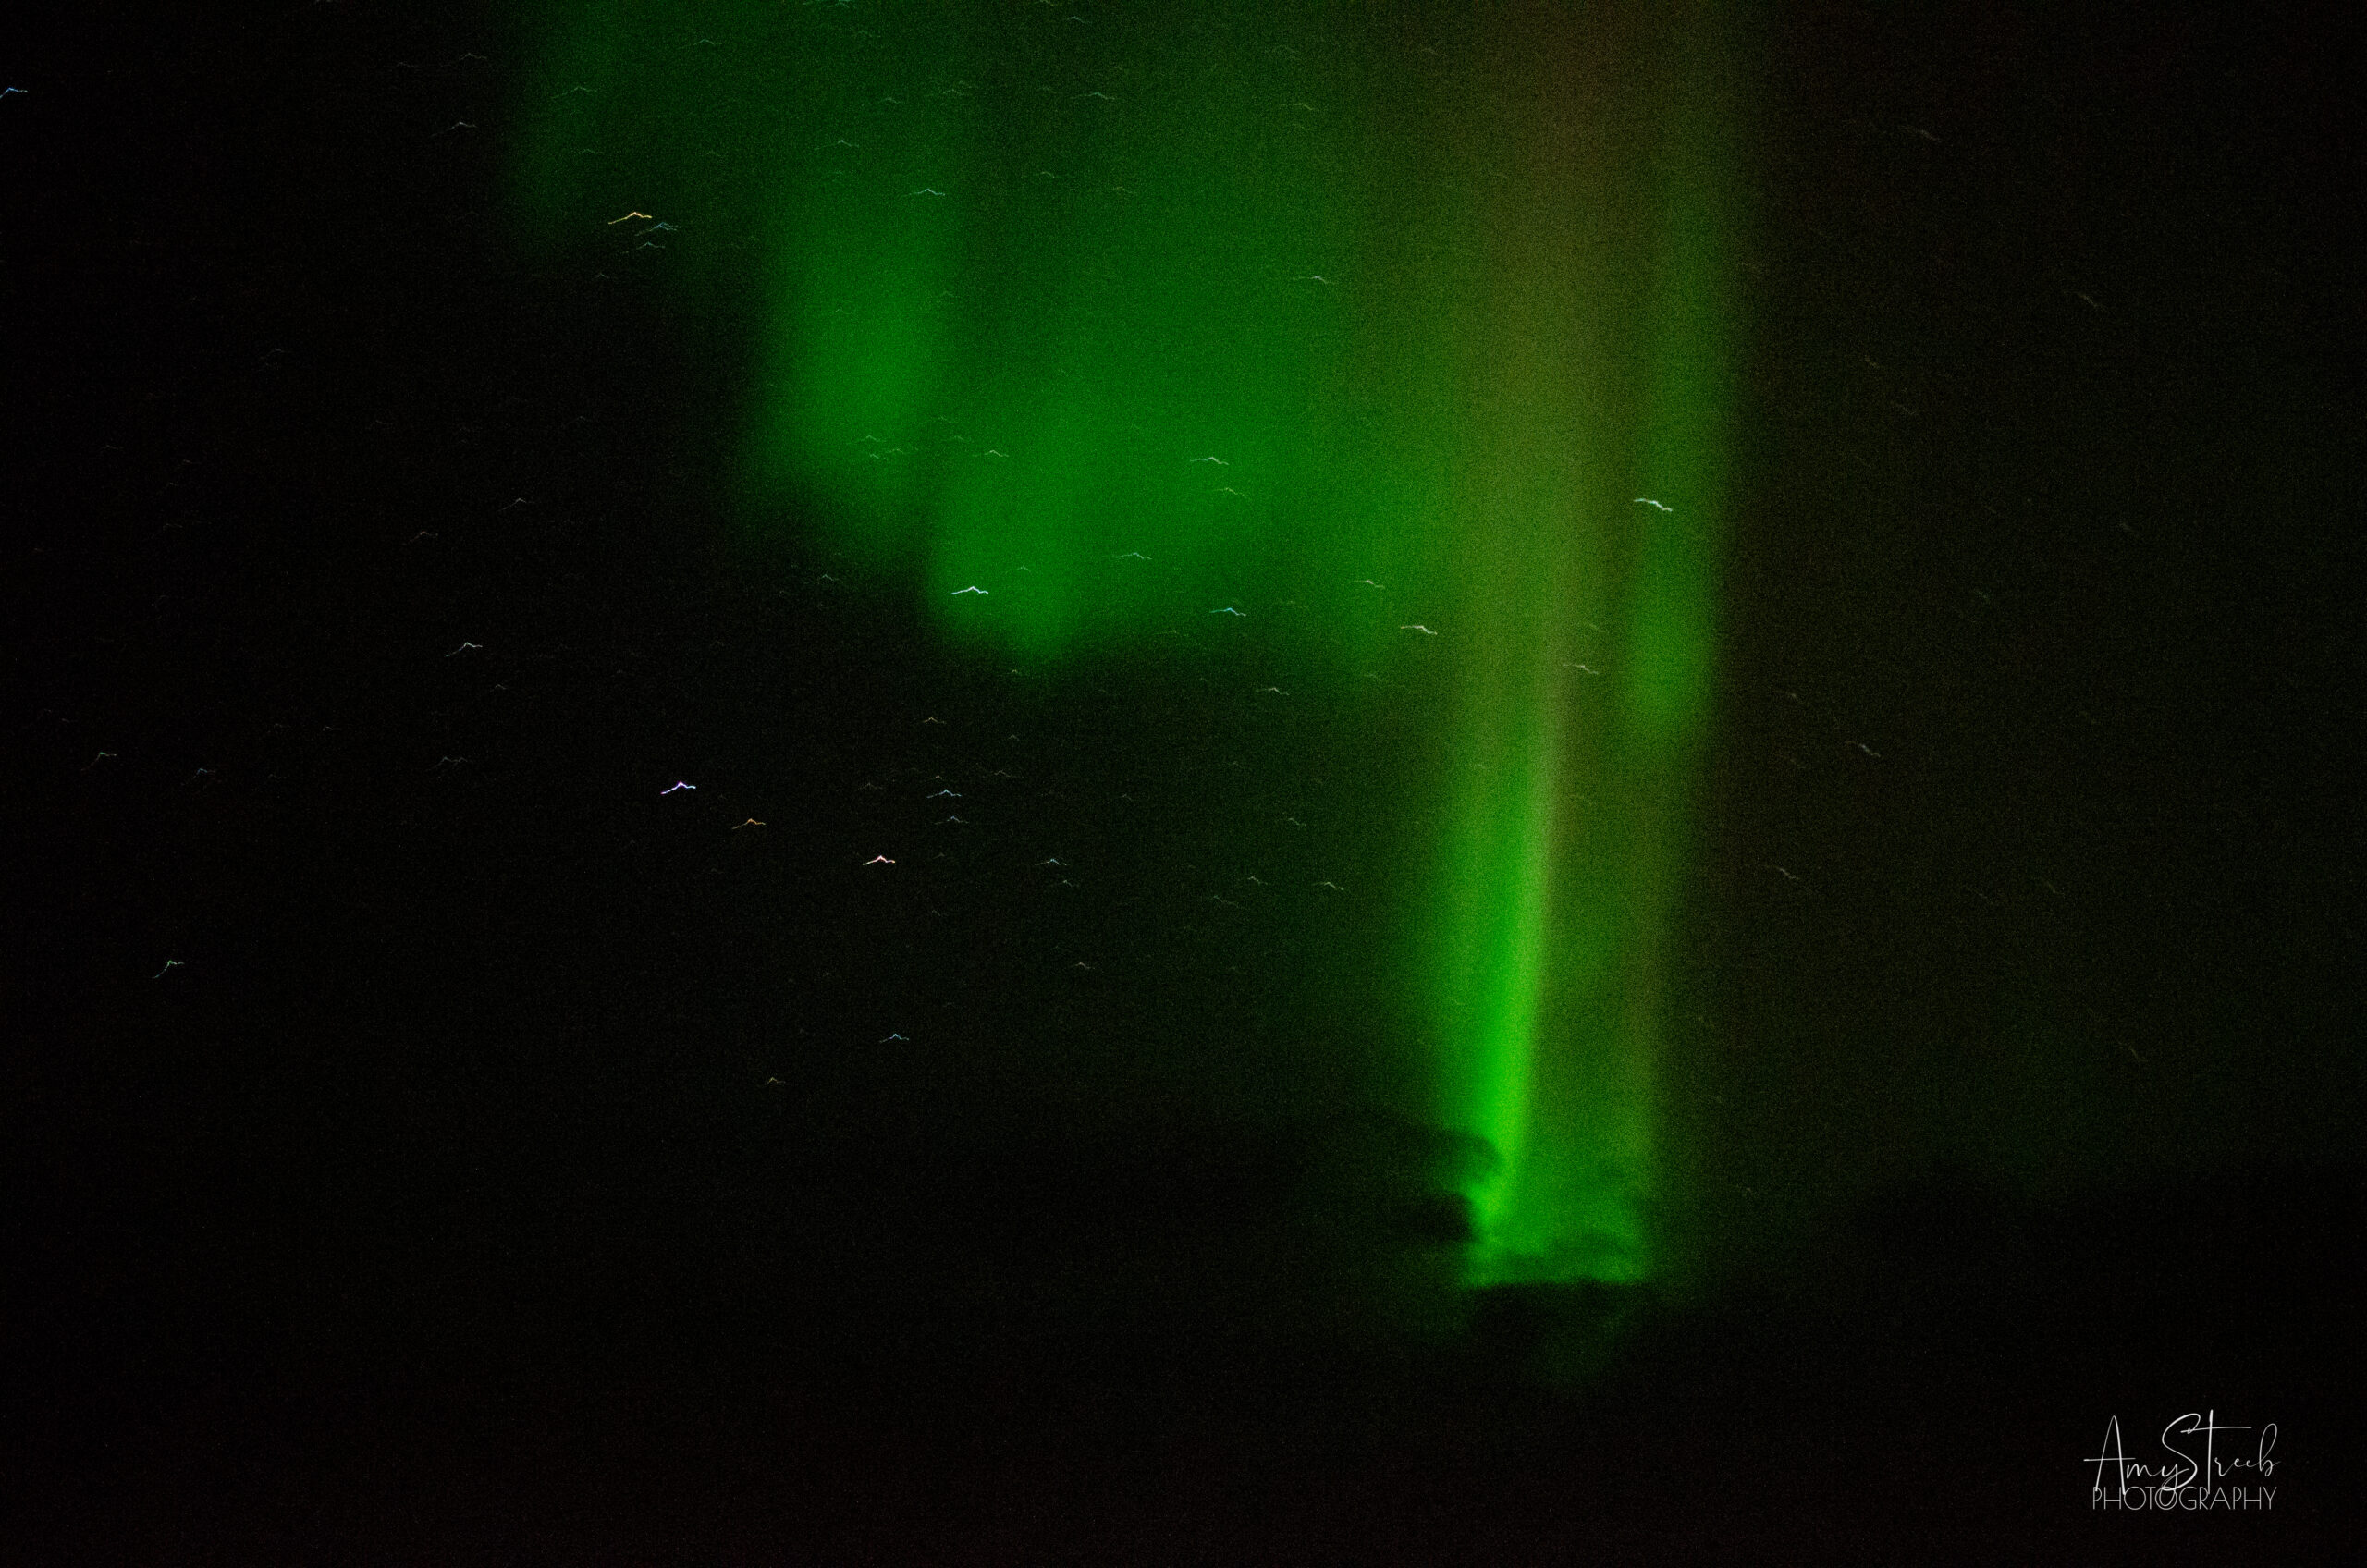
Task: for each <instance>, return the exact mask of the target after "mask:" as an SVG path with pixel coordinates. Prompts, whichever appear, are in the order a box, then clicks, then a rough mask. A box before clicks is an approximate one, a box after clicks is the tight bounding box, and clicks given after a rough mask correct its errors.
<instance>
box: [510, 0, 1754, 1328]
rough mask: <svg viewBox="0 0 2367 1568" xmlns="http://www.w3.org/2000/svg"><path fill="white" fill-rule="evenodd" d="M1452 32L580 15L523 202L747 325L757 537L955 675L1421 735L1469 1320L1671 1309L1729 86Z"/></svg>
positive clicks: (1425, 905) (1419, 766) (1629, 59)
mask: <svg viewBox="0 0 2367 1568" xmlns="http://www.w3.org/2000/svg"><path fill="white" fill-rule="evenodd" d="M1627 9H1630V10H1633V9H1636V8H1634V7H1629V8H1627ZM1424 15H1425V16H1426V17H1432V18H1433V19H1435V20H1436V21H1437V25H1435V26H1427V25H1426V27H1425V28H1424V29H1421V30H1414V31H1408V30H1406V29H1404V28H1403V27H1401V26H1399V25H1398V23H1397V22H1396V21H1394V20H1392V19H1390V18H1383V17H1380V16H1379V15H1378V14H1376V13H1375V12H1372V11H1368V10H1366V9H1361V8H1354V7H1347V6H1270V5H1265V6H1248V5H1228V4H1206V5H1195V6H1176V7H1152V8H1148V14H1147V15H1144V16H1139V17H1136V16H1128V15H1125V14H1123V13H1121V12H1117V11H1108V12H1101V11H1097V12H1096V14H1095V16H1094V18H1091V19H1090V20H1089V21H1087V22H1085V23H1070V22H1068V21H1067V19H1066V16H1065V15H1064V14H1063V10H1062V8H1061V7H1045V6H1033V5H1026V4H1010V5H982V4H961V5H954V4H921V3H913V4H900V5H895V6H856V7H841V6H814V7H803V8H796V7H791V8H786V9H784V8H781V7H777V6H757V5H754V4H718V5H708V6H699V5H694V4H691V3H689V0H672V3H654V0H653V3H650V4H644V5H638V6H635V5H627V4H623V3H621V0H608V3H606V4H599V5H592V4H583V5H574V6H552V7H551V9H550V17H549V20H548V25H547V26H546V30H545V31H546V37H547V38H548V40H549V54H548V56H547V58H548V61H549V62H550V63H549V65H548V67H547V69H546V73H545V75H544V77H543V79H542V80H539V81H537V82H536V83H535V84H534V85H533V87H532V88H531V89H530V92H529V100H530V102H529V105H528V106H529V108H530V110H531V111H533V112H532V113H531V114H530V116H529V123H530V131H529V134H528V136H527V138H526V146H527V151H526V154H525V157H524V159H523V162H522V164H521V196H522V200H521V213H522V214H524V215H525V217H526V220H527V225H528V228H529V230H530V232H531V234H532V235H533V238H534V239H536V240H537V242H539V243H541V244H543V245H545V246H546V247H548V248H549V249H550V250H551V251H553V252H554V253H568V252H569V251H570V248H579V249H580V248H582V247H587V246H588V247H598V246H600V245H603V244H606V245H607V247H608V250H607V251H606V252H600V253H603V254H615V255H616V256H617V260H616V261H614V262H612V263H602V264H605V265H609V266H611V267H613V268H618V269H621V268H624V267H632V266H643V267H652V266H663V267H664V268H666V269H668V271H667V273H666V276H668V277H669V278H671V279H672V286H673V288H674V290H675V294H674V297H675V298H676V299H677V300H679V301H680V302H681V308H682V310H683V312H684V314H685V315H686V316H695V317H701V318H707V317H713V316H716V315H717V314H723V315H730V314H731V313H732V312H739V313H740V314H742V315H744V316H745V317H746V318H747V319H748V323H749V325H750V327H751V329H752V336H753V337H754V343H753V345H752V346H743V349H742V352H743V353H744V354H745V361H744V362H745V364H746V366H747V375H748V379H749V381H750V383H751V385H750V386H749V390H748V396H747V398H746V410H747V427H746V451H747V471H746V474H745V479H746V489H745V494H746V496H747V498H748V501H749V508H750V511H751V515H752V516H754V517H759V518H761V517H766V516H773V515H778V514H779V511H780V509H781V508H783V507H784V506H785V505H786V506H789V507H791V508H794V509H795V510H796V511H797V512H798V513H799V514H800V515H803V516H806V517H814V516H817V515H818V516H819V517H821V518H823V519H825V520H827V521H826V523H825V526H826V527H828V529H830V530H832V531H834V532H835V533H836V535H837V537H838V539H839V541H840V543H841V544H842V545H846V546H848V547H850V548H852V550H854V551H855V552H857V554H858V555H859V557H861V558H862V559H863V560H864V561H865V563H867V564H868V566H869V568H870V569H871V570H873V571H875V572H886V573H889V574H891V575H894V576H895V577H897V578H898V579H899V580H901V581H902V582H908V583H909V584H910V587H911V590H912V592H913V593H914V594H916V595H917V596H918V597H919V599H920V601H921V602H922V603H923V604H924V605H926V606H928V608H929V613H930V614H931V616H932V617H933V618H934V619H935V620H936V622H937V624H938V626H939V628H940V629H941V631H943V633H944V635H945V636H946V637H947V638H948V639H949V641H950V642H952V643H956V644H961V643H973V644H976V645H978V646H980V647H981V649H982V650H985V651H995V652H1000V653H1003V654H1015V655H1020V656H1023V657H1027V658H1031V659H1034V660H1036V661H1037V662H1038V663H1042V662H1047V661H1061V662H1067V663H1072V664H1078V663H1082V664H1086V665H1089V664H1091V663H1094V662H1100V661H1113V660H1127V659H1132V658H1134V657H1138V656H1140V655H1141V654H1142V653H1143V652H1144V650H1146V649H1147V647H1150V646H1152V645H1153V644H1154V643H1155V642H1156V640H1157V639H1158V638H1159V637H1160V636H1161V635H1163V634H1177V633H1180V634H1182V635H1184V636H1187V637H1191V638H1195V639H1201V638H1209V637H1214V636H1220V635H1222V636H1229V637H1244V638H1248V639H1252V640H1253V641H1254V643H1255V645H1256V647H1257V650H1258V652H1259V655H1260V656H1261V657H1262V658H1264V659H1265V660H1266V661H1267V663H1268V668H1272V669H1273V670H1274V671H1275V672H1276V674H1277V676H1278V677H1282V678H1285V679H1282V684H1284V685H1287V686H1292V688H1293V689H1294V691H1297V692H1300V693H1301V695H1302V696H1303V697H1306V698H1308V699H1310V700H1321V701H1325V702H1329V703H1331V704H1348V705H1350V706H1355V707H1358V708H1360V710H1361V711H1363V712H1365V713H1366V714H1367V716H1368V718H1369V721H1370V723H1371V724H1372V725H1374V726H1376V727H1381V726H1382V721H1383V718H1384V717H1387V716H1388V714H1389V710H1390V709H1391V707H1392V705H1394V707H1395V710H1396V712H1397V713H1398V714H1399V715H1401V716H1402V714H1403V713H1404V712H1405V711H1416V712H1418V713H1420V714H1421V715H1422V717H1423V719H1424V723H1423V724H1422V725H1421V726H1420V729H1421V731H1422V732H1424V733H1426V734H1429V735H1430V736H1433V737H1434V739H1433V740H1432V741H1430V742H1429V744H1428V745H1427V746H1425V747H1424V748H1423V751H1424V753H1425V756H1424V758H1423V760H1419V761H1416V760H1410V759H1409V760H1406V761H1404V763H1403V766H1404V778H1403V779H1402V781H1401V786H1402V787H1401V788H1400V790H1398V797H1399V799H1400V800H1401V801H1402V802H1404V805H1405V808H1406V809H1405V811H1404V822H1406V823H1411V822H1413V821H1416V820H1422V821H1427V822H1429V823H1430V824H1432V825H1433V827H1432V828H1431V830H1430V832H1429V835H1428V836H1427V837H1424V838H1419V839H1411V840H1410V841H1408V842H1406V843H1404V845H1403V846H1402V848H1401V849H1399V851H1397V853H1396V854H1395V858H1394V859H1393V860H1391V859H1387V858H1386V857H1384V862H1383V864H1382V865H1381V868H1380V870H1378V871H1377V872H1376V873H1375V876H1374V881H1375V883H1376V885H1375V886H1373V887H1370V888H1358V889H1357V894H1358V896H1359V897H1374V898H1385V899H1387V900H1390V902H1391V904H1392V907H1393V908H1394V909H1395V911H1396V912H1397V920H1396V925H1397V929H1398V932H1399V941H1398V944H1397V948H1396V950H1395V951H1394V952H1393V953H1373V954H1369V955H1367V960H1368V962H1369V964H1370V966H1371V967H1373V968H1375V969H1379V970H1383V971H1386V972H1388V978H1387V979H1386V980H1385V981H1384V983H1381V984H1379V985H1376V986H1375V987H1374V989H1375V991H1376V992H1377V993H1380V994H1387V995H1403V996H1410V997H1411V998H1414V1000H1413V1002H1412V1004H1411V1006H1410V1007H1409V1008H1407V1009H1405V1010H1403V1011H1402V1014H1401V1015H1400V1016H1397V1017H1395V1018H1391V1019H1377V1020H1376V1023H1380V1024H1382V1025H1384V1026H1386V1027H1391V1028H1394V1029H1396V1030H1397V1031H1398V1032H1399V1033H1400V1034H1401V1035H1404V1036H1406V1037H1407V1039H1408V1041H1409V1042H1418V1047H1417V1048H1419V1049H1421V1050H1422V1051H1423V1052H1424V1053H1425V1055H1426V1060H1428V1062H1429V1073H1428V1076H1429V1081H1430V1083H1431V1085H1432V1087H1431V1093H1430V1099H1429V1104H1428V1105H1427V1106H1424V1107H1421V1108H1416V1109H1419V1110H1421V1111H1422V1112H1423V1113H1424V1114H1426V1115H1428V1116H1429V1118H1431V1119H1432V1120H1433V1121H1438V1122H1440V1123H1442V1124H1444V1125H1446V1126H1449V1127H1452V1128H1454V1129H1457V1130H1460V1131H1464V1132H1468V1133H1476V1134H1478V1136H1480V1137H1483V1138H1485V1139H1486V1140H1487V1141H1488V1142H1489V1144H1490V1145H1492V1146H1493V1148H1494V1149H1495V1151H1496V1152H1497V1155H1498V1157H1499V1158H1498V1161H1497V1163H1496V1166H1495V1168H1494V1170H1492V1172H1490V1173H1487V1174H1484V1175H1482V1176H1479V1177H1477V1178H1475V1179H1474V1182H1473V1185H1472V1187H1471V1189H1470V1192H1469V1195H1470V1197H1471V1199H1472V1201H1473V1205H1474V1212H1475V1215H1476V1216H1477V1218H1478V1221H1479V1225H1480V1231H1481V1237H1482V1239H1481V1241H1480V1243H1479V1244H1478V1245H1477V1246H1476V1247H1475V1248H1474V1249H1473V1253H1472V1256H1471V1259H1470V1269H1469V1277H1470V1278H1471V1279H1472V1280H1475V1281H1478V1282H1489V1281H1496V1280H1531V1279H1541V1280H1561V1279H1570V1278H1578V1277H1592V1278H1601V1279H1611V1280H1628V1279H1635V1278H1638V1277H1640V1276H1642V1275H1643V1274H1644V1273H1646V1272H1647V1271H1649V1269H1650V1267H1651V1261H1652V1260H1651V1252H1650V1228H1651V1224H1650V1217H1651V1209H1652V1205H1653V1203H1654V1201H1655V1195H1654V1194H1655V1162H1656V1158H1657V1153H1656V1149H1655V1145H1654V1141H1653V1127H1654V1123H1655V1096H1656V1095H1657V1094H1658V1093H1659V1092H1660V1090H1659V1085H1658V1084H1657V1082H1656V1078H1655V1073H1654V1063H1655V1061H1656V1060H1657V1056H1658V1049H1657V1040H1658V1037H1659V1030H1660V1018H1661V1014H1662V1010H1663V998H1662V989H1663V987H1662V952H1663V949H1665V946H1666V943H1667V937H1668V926H1669V925H1670V922H1671V920H1672V919H1673V917H1674V911H1673V908H1672V904H1671V897H1670V893H1669V888H1670V887H1671V886H1672V884H1673V882H1674V874H1675V872H1676V871H1677V869H1678V868H1679V867H1680V866H1681V864H1682V860H1683V853H1682V851H1683V835H1684V831H1685V827H1686V811H1685V804H1684V802H1685V794H1686V788H1687V785H1688V782H1689V779H1690V778H1691V768H1692V761H1693V757H1694V755H1695V753H1696V752H1697V750H1698V748H1699V744H1700V741H1701V738H1702V733H1703V728H1704V724H1705V720H1706V712H1707V702H1708V692H1709V685H1710V674H1711V665H1712V655H1713V643H1714V631H1715V585H1716V570H1717V559H1718V557H1717V550H1718V539H1719V529H1718V519H1719V515H1720V511H1721V508H1722V507H1723V471H1722V459H1723V439H1722V432H1723V419H1724V404H1723V396H1724V394H1723V386H1724V375H1725V370H1724V348H1723V344H1724V339H1725V333H1726V323H1725V311H1724V308H1723V299H1722V296H1721V294H1720V284H1721V279H1722V277H1723V267H1722V263H1721V261H1720V253H1719V244H1720V237H1721V225H1722V217H1721V212H1722V202H1721V194H1720V192H1721V182H1722V181H1723V178H1724V173H1723V165H1724V161H1725V159H1726V157H1727V156H1728V153H1727V151H1726V148H1725V145H1724V143H1723V140H1722V138H1723V135H1724V129H1723V118H1722V115H1723V109H1722V107H1721V104H1720V102H1719V100H1718V98H1717V96H1716V92H1715V90H1716V88H1717V86H1718V78H1717V77H1716V75H1715V70H1714V62H1715V61H1716V60H1717V59H1718V58H1719V57H1720V56H1719V53H1718V50H1717V47H1716V44H1717V42H1718V41H1717V38H1716V36H1715V30H1714V28H1713V27H1712V26H1711V23H1710V22H1709V21H1708V20H1707V19H1706V18H1704V17H1703V16H1700V15H1697V14H1695V13H1694V11H1693V10H1692V9H1691V8H1690V7H1688V6H1685V5H1682V4H1672V5H1671V6H1668V7H1667V8H1666V12H1665V14H1663V15H1661V16H1658V17H1655V18H1650V19H1649V20H1647V21H1643V22H1632V21H1628V20H1623V19H1620V18H1588V17H1582V16H1578V15H1575V14H1572V15H1560V16H1557V15H1555V14H1553V13H1551V12H1547V11H1542V10H1539V9H1537V8H1533V7H1522V8H1518V9H1514V8H1510V7H1507V8H1505V9H1504V10H1502V12H1501V13H1498V12H1496V11H1495V10H1494V9H1493V8H1491V7H1480V8H1479V10H1478V14H1477V15H1476V16H1473V15H1466V16H1464V17H1462V18H1445V15H1444V13H1443V12H1440V13H1424ZM1096 26H1098V27H1099V29H1100V31H1099V32H1098V33H1096V32H1093V31H1092V29H1093V28H1094V27H1096ZM1416 31H1418V32H1419V34H1420V36H1419V37H1417V36H1415V33H1416ZM865 34H868V35H869V36H864V35H865ZM1088 34H1090V36H1088ZM702 36H705V37H710V38H713V39H716V40H717V41H718V42H719V43H720V44H721V47H717V48H709V47H705V46H702V45H698V44H696V43H694V42H693V41H695V40H696V39H698V38H700V37H702ZM1425 43H1427V44H1429V45H1430V46H1432V47H1434V49H1435V53H1428V52H1425V49H1424V47H1423V45H1424V44H1425ZM579 86H581V87H588V88H590V89H592V90H593V91H591V92H573V91H572V89H574V88H576V87H579ZM1097 94H1106V96H1096V95H1097ZM587 148H590V149H595V152H593V153H586V152H585V151H584V150H585V149H587ZM922 191H927V192H941V194H936V193H924V194H915V192H922ZM629 209H638V210H640V211H643V212H646V213H650V214H655V215H656V217H658V218H660V219H665V220H668V221H673V222H676V223H678V224H679V225H680V226H681V227H680V228H679V230H678V231H667V232H662V233H658V234H655V235H651V236H648V237H647V238H648V239H651V240H653V241H655V242H656V243H660V244H663V245H665V246H666V247H667V249H666V251H663V252H656V253H644V252H635V251H628V250H627V247H628V246H629V245H631V244H635V243H639V242H640V239H639V238H638V237H640V236H641V232H642V231H643V230H644V229H645V228H646V227H648V226H646V225H644V224H642V223H639V222H635V223H632V224H629V225H626V226H624V227H621V228H619V227H616V226H614V225H611V224H610V223H609V221H608V220H609V219H611V218H612V217H614V216H615V215H616V214H619V213H623V212H625V211H627V210H629ZM1208 457H1215V458H1220V459H1223V460H1222V461H1221V462H1219V463H1208V462H1199V461H1195V460H1194V459H1201V458H1208ZM1636 496H1650V497H1652V498H1653V499H1655V500H1657V501H1659V502H1661V503H1662V504H1663V505H1664V506H1666V507H1667V508H1670V509H1669V510H1667V511H1662V510H1660V509H1657V508H1650V507H1645V506H1640V505H1637V503H1636V501H1635V497H1636ZM1361 579H1369V580H1372V582H1377V583H1379V584H1380V585H1381V586H1380V587H1378V588H1376V587H1373V586H1369V585H1367V584H1366V583H1364V582H1359V581H1358V580H1361ZM970 587H976V588H980V589H983V590H985V592H983V593H980V594H963V593H960V592H958V591H959V590H963V589H965V588H970ZM1228 609H1232V610H1238V611H1240V612H1242V614H1241V615H1239V616H1230V615H1221V614H1219V615H1217V616H1216V617H1215V618H1213V619H1212V612H1222V611H1225V610H1228ZM1409 625H1419V626H1422V627H1426V628H1428V629H1429V631H1409V630H1406V628H1407V627H1408V626H1409ZM1432 633H1435V635H1432ZM1367 676H1370V677H1375V678H1376V679H1374V680H1363V679H1361V678H1362V677H1367ZM1375 732H1376V733H1378V732H1379V730H1378V728H1377V729H1376V731H1375ZM1340 760H1341V762H1342V764H1343V766H1353V765H1355V763H1356V762H1357V761H1358V760H1359V759H1357V758H1352V757H1345V758H1342V759H1340ZM1406 1048H1416V1047H1412V1046H1409V1047H1406Z"/></svg>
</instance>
